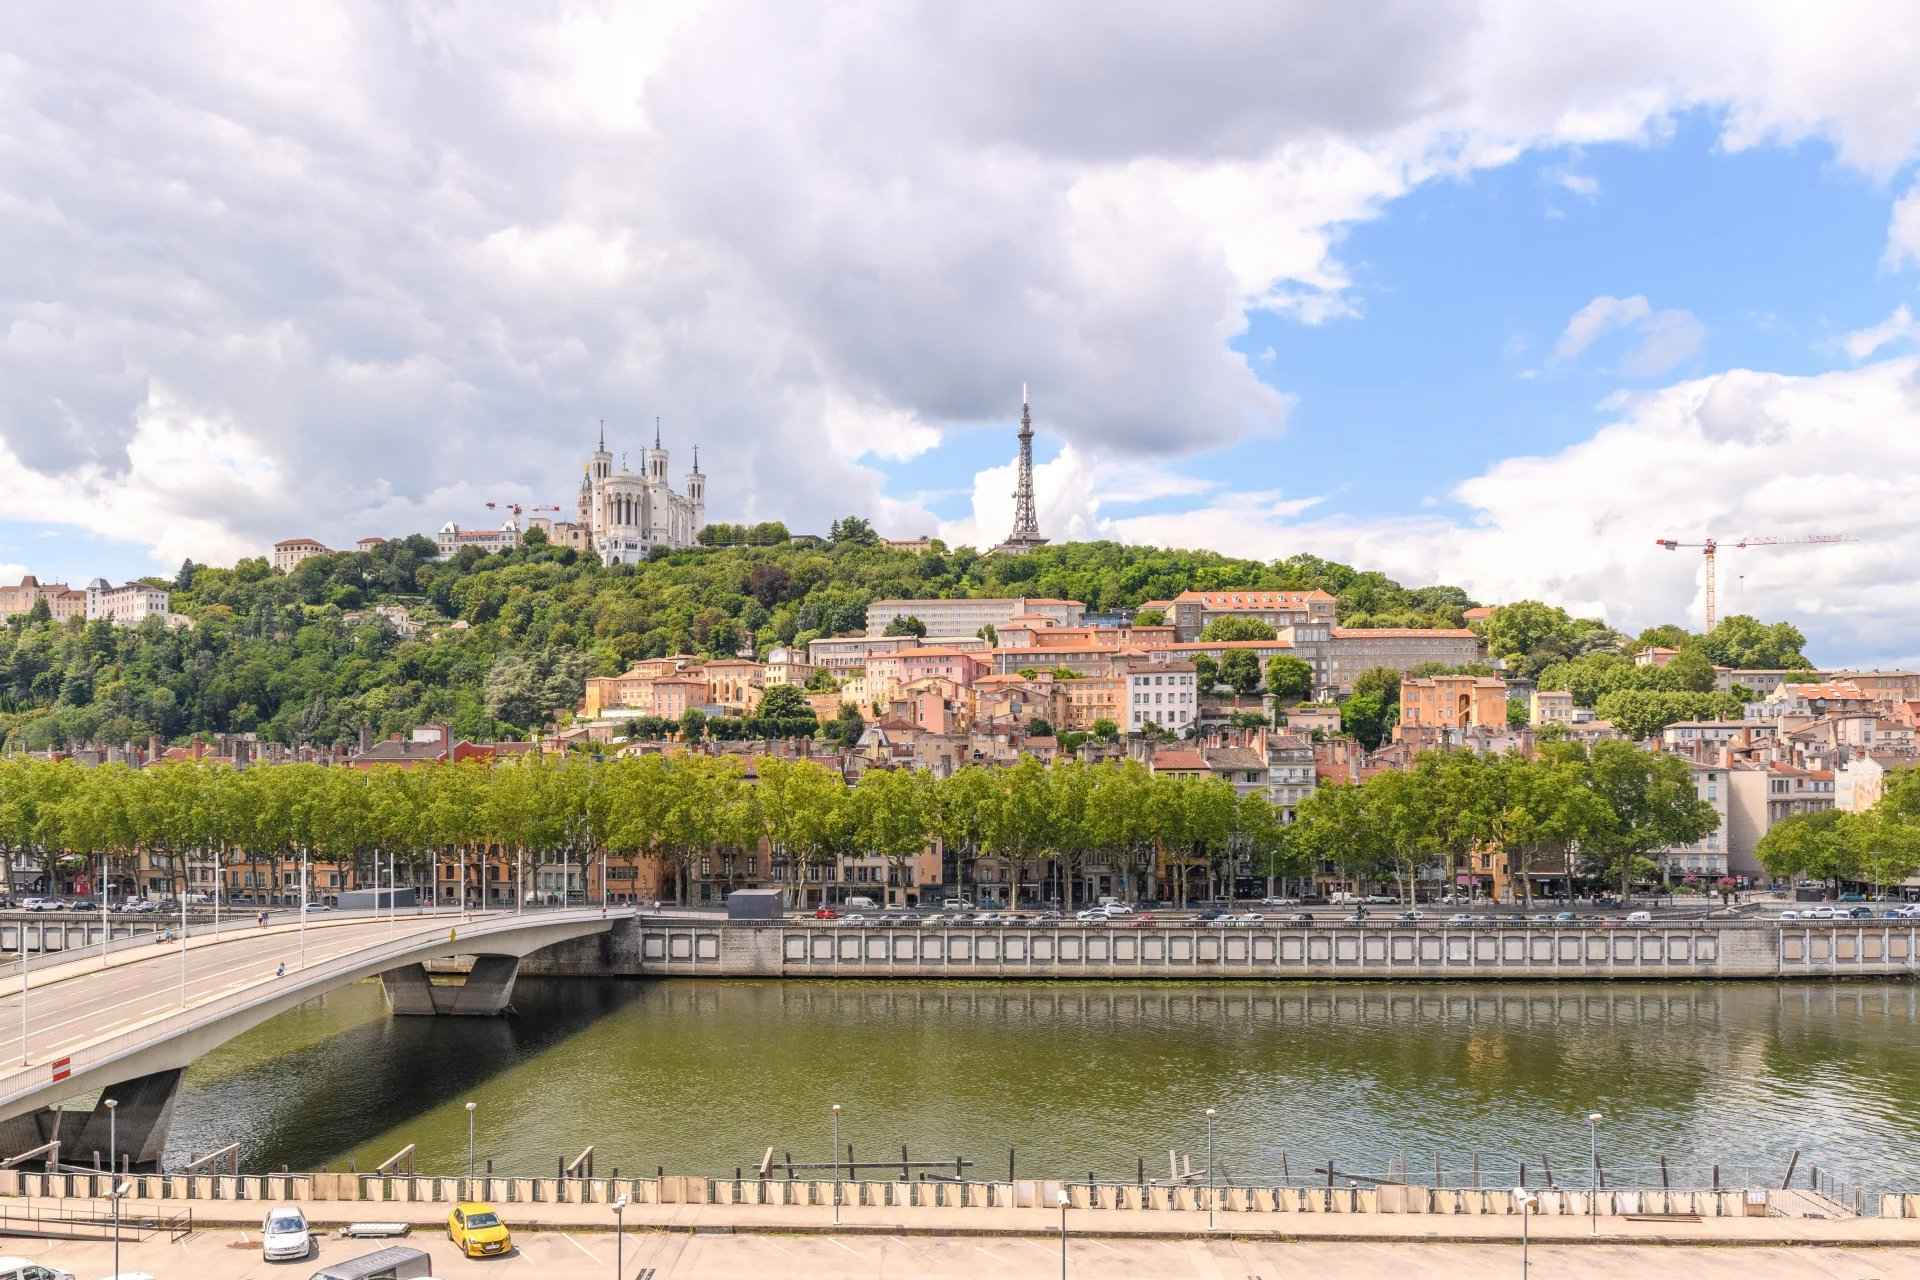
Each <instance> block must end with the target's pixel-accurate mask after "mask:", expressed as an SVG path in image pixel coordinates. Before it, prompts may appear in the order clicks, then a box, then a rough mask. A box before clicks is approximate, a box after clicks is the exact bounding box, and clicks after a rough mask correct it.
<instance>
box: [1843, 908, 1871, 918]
mask: <svg viewBox="0 0 1920 1280" xmlns="http://www.w3.org/2000/svg"><path fill="white" fill-rule="evenodd" d="M1846 918H1847V919H1849V920H1871V919H1873V908H1872V907H1854V908H1852V909H1851V910H1849V911H1848V912H1847V915H1846Z"/></svg>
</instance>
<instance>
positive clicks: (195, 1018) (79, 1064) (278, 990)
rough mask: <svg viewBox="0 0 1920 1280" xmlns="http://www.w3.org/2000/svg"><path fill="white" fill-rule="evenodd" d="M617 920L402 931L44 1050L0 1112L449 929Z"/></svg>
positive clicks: (482, 928)
mask: <svg viewBox="0 0 1920 1280" xmlns="http://www.w3.org/2000/svg"><path fill="white" fill-rule="evenodd" d="M402 918H403V919H404V917H402ZM614 918H618V917H617V916H616V915H615V914H613V913H607V914H603V913H602V911H601V909H600V908H598V907H594V908H591V909H589V908H572V909H553V910H545V911H539V912H527V913H524V914H519V913H512V912H497V913H488V914H480V915H473V916H470V917H469V918H468V919H467V920H466V921H465V922H463V923H454V924H452V925H451V926H449V925H448V917H440V918H437V919H435V920H434V923H433V925H432V926H431V927H430V928H426V929H421V928H414V929H412V930H405V929H402V930H401V931H400V932H399V933H398V934H397V935H396V936H394V937H392V938H383V939H380V940H378V941H376V942H374V943H372V944H371V945H369V946H367V947H365V948H363V949H361V950H357V951H352V952H349V953H348V954H346V955H343V956H335V957H333V958H331V959H328V960H323V961H320V962H318V963H316V964H312V965H309V966H307V967H306V968H305V969H296V970H292V971H290V972H289V973H288V975H287V977H285V978H275V977H268V978H261V979H259V980H258V981H256V982H254V983H251V984H249V985H248V986H247V987H245V988H243V989H242V990H240V991H237V992H236V991H231V990H229V991H222V992H219V993H217V994H215V995H213V996H211V997H209V998H208V1000H207V1001H206V1002H204V1003H202V1004H199V1005H192V1006H189V1007H188V1008H186V1009H183V1010H181V1011H179V1012H178V1013H175V1014H173V1015H171V1016H169V1017H167V1018H164V1019H162V1020H159V1021H156V1022H149V1023H147V1024H145V1025H143V1026H140V1027H136V1028H134V1029H132V1030H129V1031H122V1032H118V1033H116V1034H114V1035H111V1036H108V1037H105V1038H103V1039H99V1040H95V1041H91V1042H88V1043H85V1044H80V1045H76V1046H74V1047H72V1048H71V1049H64V1050H56V1051H53V1052H48V1051H47V1050H46V1049H45V1048H44V1047H40V1050H39V1058H40V1061H39V1062H37V1063H29V1064H28V1065H27V1066H25V1067H20V1068H15V1069H14V1070H12V1071H9V1072H8V1073H7V1074H6V1075H5V1076H4V1077H0V1109H3V1108H5V1107H7V1106H10V1105H12V1104H13V1103H15V1102H18V1101H19V1100H21V1099H23V1098H28V1097H31V1096H33V1095H35V1094H38V1093H41V1092H43V1091H44V1090H45V1089H46V1088H47V1087H48V1086H49V1085H50V1084H56V1083H59V1082H60V1081H63V1080H66V1079H68V1078H69V1077H72V1076H78V1075H81V1074H83V1073H85V1072H88V1071H93V1070H96V1069H98V1068H100V1067H103V1066H106V1065H108V1064H110V1063H112V1062H114V1061H116V1060H118V1059H120V1058H124V1057H127V1056H130V1055H131V1054H134V1053H137V1052H139V1051H141V1050H143V1049H145V1048H147V1047H149V1046H151V1045H154V1044H157V1043H164V1042H165V1041H168V1040H172V1039H176V1038H178V1037H180V1036H183V1035H188V1034H190V1033H192V1032H194V1031H197V1030H199V1029H201V1028H202V1027H207V1026H211V1025H213V1024H215V1023H218V1022H221V1021H224V1020H225V1019H227V1018H230V1017H232V1016H233V1015H234V1014H236V1013H239V1012H242V1011H244V1010H247V1009H250V1008H253V1007H254V1006H255V1005H258V1004H263V1003H266V1002H267V1001H270V1000H273V999H276V998H278V997H279V996H280V995H281V994H282V993H285V992H288V991H297V990H301V989H304V988H306V987H311V986H315V985H324V984H325V983H327V982H328V981H329V980H331V979H336V978H339V977H341V976H342V975H344V974H349V973H352V972H354V971H355V970H357V969H361V968H364V967H365V966H367V965H369V964H373V965H379V964H381V963H383V962H385V961H388V960H394V961H400V960H402V959H403V958H404V957H406V956H408V955H410V954H412V953H414V952H417V951H419V950H420V949H421V948H422V947H423V946H426V945H428V944H429V941H430V940H431V939H435V938H438V937H439V935H440V930H441V929H442V928H443V927H450V928H451V929H452V930H453V931H454V932H456V933H457V934H458V940H457V941H456V942H455V943H454V945H456V946H457V945H458V944H459V943H460V942H465V941H468V940H473V941H478V940H481V939H484V938H488V937H492V936H494V935H496V934H501V933H511V932H513V931H514V930H516V929H522V928H526V927H528V926H530V925H533V924H539V925H552V924H571V923H588V922H594V921H599V920H602V919H614ZM369 923H371V921H369ZM376 972H377V970H376ZM43 1073H45V1074H43Z"/></svg>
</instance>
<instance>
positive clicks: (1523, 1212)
mask: <svg viewBox="0 0 1920 1280" xmlns="http://www.w3.org/2000/svg"><path fill="white" fill-rule="evenodd" d="M1539 1203H1540V1201H1539V1199H1538V1198H1537V1197H1535V1196H1532V1195H1529V1194H1528V1193H1527V1189H1526V1188H1525V1187H1515V1188H1514V1189H1513V1207H1514V1208H1516V1209H1518V1210H1519V1211H1520V1280H1527V1217H1528V1215H1530V1214H1531V1213H1532V1212H1533V1210H1534V1207H1535V1206H1536V1205H1538V1204H1539Z"/></svg>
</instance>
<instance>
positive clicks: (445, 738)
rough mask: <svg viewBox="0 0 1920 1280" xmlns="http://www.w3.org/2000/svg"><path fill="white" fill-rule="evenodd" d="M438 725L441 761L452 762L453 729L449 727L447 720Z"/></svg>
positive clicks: (443, 762) (444, 762)
mask: <svg viewBox="0 0 1920 1280" xmlns="http://www.w3.org/2000/svg"><path fill="white" fill-rule="evenodd" d="M436 727H437V728H438V729H439V730H440V762H441V763H442V764H452V763H453V731H452V730H451V729H449V728H448V727H447V725H446V722H445V721H442V722H441V723H440V724H439V725H438V726H436Z"/></svg>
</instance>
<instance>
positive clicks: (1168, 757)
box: [1153, 749, 1207, 773]
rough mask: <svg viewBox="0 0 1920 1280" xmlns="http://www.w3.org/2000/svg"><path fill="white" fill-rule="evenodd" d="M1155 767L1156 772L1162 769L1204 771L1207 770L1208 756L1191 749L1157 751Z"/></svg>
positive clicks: (1154, 757)
mask: <svg viewBox="0 0 1920 1280" xmlns="http://www.w3.org/2000/svg"><path fill="white" fill-rule="evenodd" d="M1153 769H1154V772H1156V773H1158V772H1160V771H1161V770H1173V771H1181V770H1188V771H1191V772H1194V773H1202V772H1206V771H1207V758H1206V757H1205V756H1203V755H1201V754H1200V753H1199V752H1198V751H1193V750H1190V749H1182V750H1175V751H1156V752H1154V753H1153Z"/></svg>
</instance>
